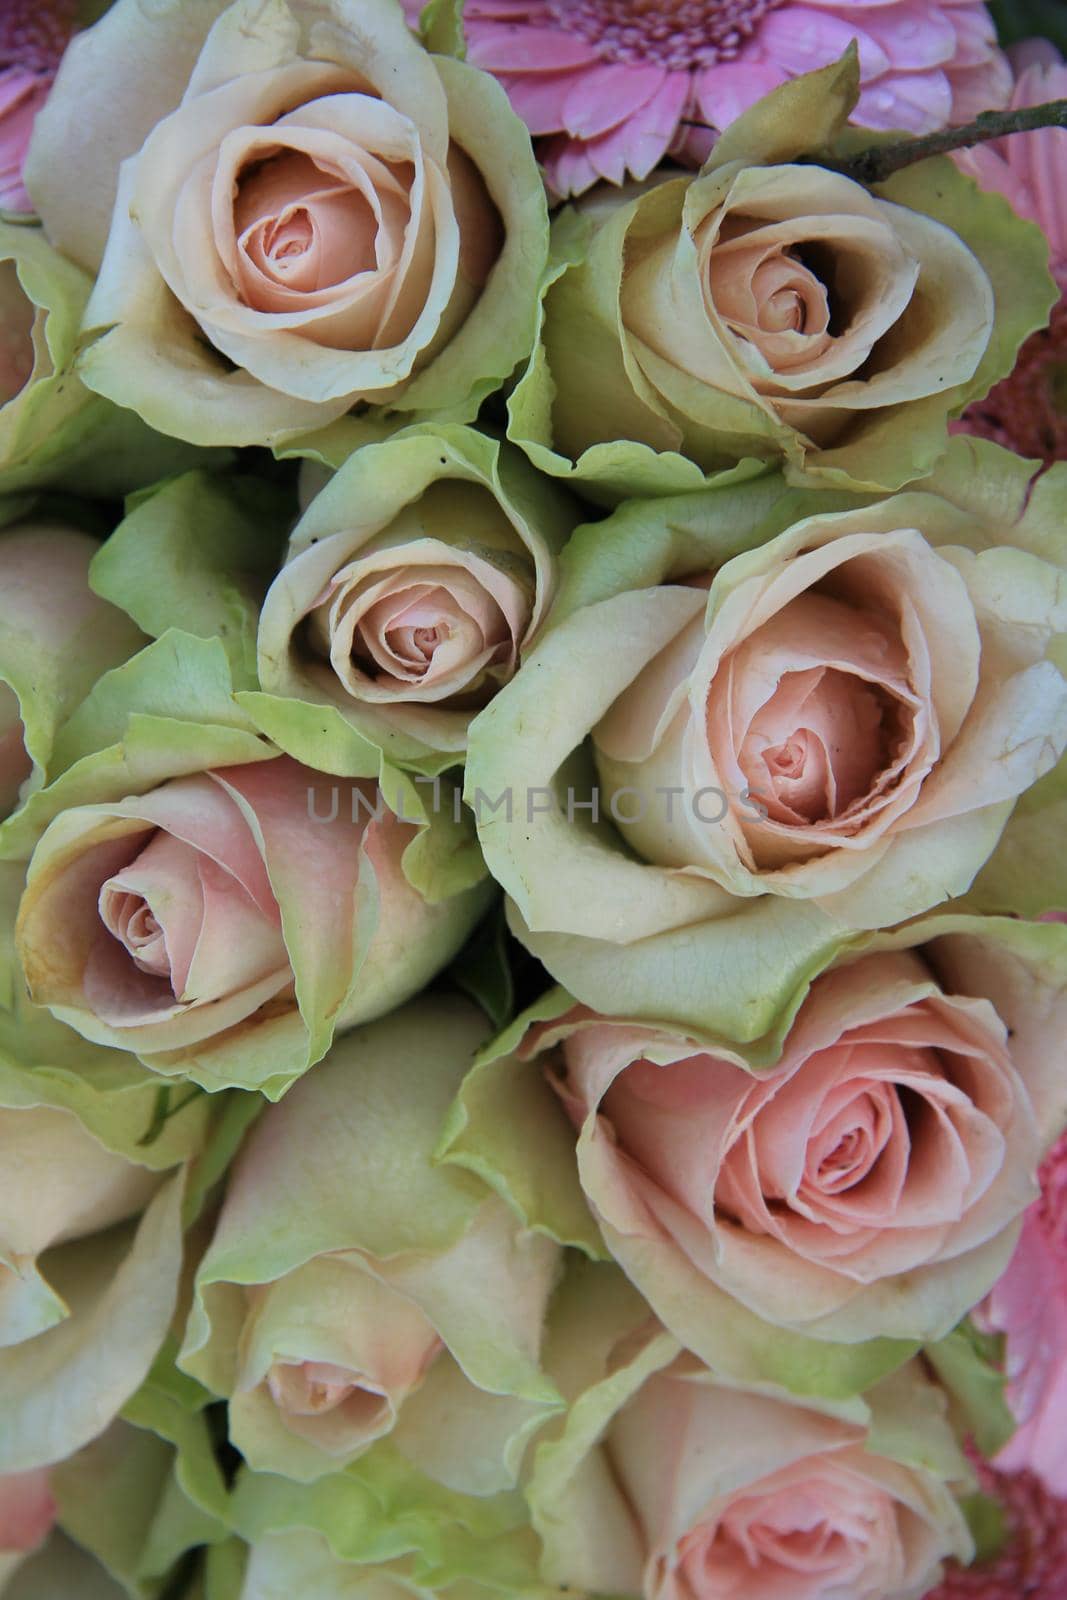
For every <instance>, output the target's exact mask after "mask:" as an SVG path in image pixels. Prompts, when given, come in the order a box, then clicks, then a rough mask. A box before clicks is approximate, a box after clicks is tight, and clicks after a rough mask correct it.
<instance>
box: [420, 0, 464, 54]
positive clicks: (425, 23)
mask: <svg viewBox="0 0 1067 1600" xmlns="http://www.w3.org/2000/svg"><path fill="white" fill-rule="evenodd" d="M419 30H420V32H421V33H422V38H423V43H424V44H425V45H426V48H427V50H433V51H435V52H436V53H437V54H438V55H443V56H455V57H456V58H457V59H458V60H460V61H464V60H466V56H467V41H466V38H465V37H464V33H463V0H429V4H428V5H427V6H426V7H425V9H424V10H423V13H422V16H421V17H420V18H419Z"/></svg>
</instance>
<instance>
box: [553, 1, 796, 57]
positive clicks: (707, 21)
mask: <svg viewBox="0 0 1067 1600" xmlns="http://www.w3.org/2000/svg"><path fill="white" fill-rule="evenodd" d="M784 3H785V0H547V9H548V11H549V12H550V14H551V16H552V20H553V21H554V22H555V23H556V25H557V27H560V28H563V29H565V30H566V32H568V33H577V34H580V35H581V37H582V38H583V39H588V40H589V42H590V44H593V45H595V46H596V48H597V50H598V52H599V53H600V55H602V56H603V57H604V59H605V60H606V61H640V62H645V63H649V62H654V63H655V64H656V65H657V66H662V67H670V68H671V69H673V70H675V71H680V70H684V69H686V68H690V67H714V66H716V65H717V64H718V63H719V62H720V61H732V60H733V58H734V57H735V56H736V55H737V54H738V53H739V51H740V50H741V48H742V46H743V45H744V43H745V41H746V40H747V39H750V38H751V37H752V35H753V34H754V33H755V31H756V29H757V28H758V27H759V25H760V23H761V22H762V21H763V19H764V17H765V16H766V15H767V14H768V12H770V11H774V10H775V9H776V8H777V7H778V6H780V5H783V4H784Z"/></svg>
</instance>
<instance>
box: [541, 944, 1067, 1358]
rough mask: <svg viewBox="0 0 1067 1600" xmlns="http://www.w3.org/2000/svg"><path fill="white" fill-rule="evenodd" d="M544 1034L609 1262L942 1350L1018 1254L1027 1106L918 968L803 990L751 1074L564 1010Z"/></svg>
mask: <svg viewBox="0 0 1067 1600" xmlns="http://www.w3.org/2000/svg"><path fill="white" fill-rule="evenodd" d="M556 1040H559V1041H561V1043H560V1047H559V1050H558V1053H557V1056H556V1059H558V1069H550V1071H552V1072H553V1078H552V1081H553V1082H554V1083H555V1085H556V1087H557V1089H558V1092H559V1093H560V1094H561V1096H562V1097H563V1099H564V1102H565V1104H566V1106H567V1109H568V1111H569V1113H570V1115H571V1117H572V1119H573V1120H574V1122H575V1123H576V1125H577V1126H578V1127H579V1128H580V1129H581V1132H582V1142H581V1150H580V1154H579V1165H580V1172H581V1174H582V1181H583V1187H584V1189H585V1191H586V1194H587V1196H588V1197H589V1199H590V1202H591V1203H592V1205H593V1208H594V1210H595V1212H596V1213H597V1215H598V1216H599V1218H600V1220H601V1223H602V1225H603V1227H604V1228H605V1231H606V1234H607V1237H608V1240H609V1243H610V1244H611V1246H612V1249H613V1252H614V1253H615V1254H616V1255H617V1257H618V1259H619V1260H621V1261H622V1263H623V1264H624V1265H625V1266H629V1264H630V1239H631V1237H633V1239H634V1245H633V1249H634V1252H635V1259H637V1258H640V1259H642V1260H648V1259H650V1258H651V1257H652V1256H653V1255H654V1253H655V1249H656V1246H655V1245H654V1244H653V1245H650V1244H649V1241H650V1240H657V1239H659V1238H661V1237H662V1238H665V1239H666V1240H668V1241H669V1246H668V1249H669V1253H670V1255H671V1258H672V1262H676V1263H677V1264H679V1265H680V1258H685V1262H686V1265H685V1267H684V1268H683V1270H684V1271H685V1272H686V1274H687V1275H689V1274H690V1273H692V1274H695V1275H696V1276H699V1277H704V1278H707V1279H708V1280H710V1281H711V1282H713V1283H715V1284H716V1285H718V1286H719V1287H720V1288H722V1289H724V1290H725V1291H726V1292H727V1293H728V1294H730V1295H732V1296H733V1297H734V1298H736V1299H739V1300H740V1301H741V1302H742V1303H743V1304H744V1305H746V1306H748V1307H749V1309H750V1310H752V1311H754V1312H756V1314H757V1315H759V1316H762V1317H764V1318H766V1319H767V1320H768V1321H770V1322H772V1323H774V1324H775V1325H776V1326H787V1327H795V1328H797V1329H799V1330H802V1331H806V1332H808V1333H811V1334H814V1335H815V1336H816V1337H818V1336H819V1335H823V1336H828V1337H831V1338H840V1339H843V1340H846V1341H851V1340H857V1339H864V1338H874V1337H877V1336H879V1335H882V1336H887V1335H888V1336H893V1337H905V1338H907V1337H912V1338H937V1337H941V1336H943V1335H944V1334H946V1333H948V1331H949V1330H950V1328H951V1327H952V1326H954V1324H955V1323H956V1322H957V1321H958V1320H959V1318H960V1316H961V1315H962V1314H963V1313H964V1312H965V1311H966V1310H967V1309H968V1308H969V1307H970V1306H971V1305H973V1304H974V1301H975V1300H976V1299H977V1298H978V1297H979V1296H980V1295H981V1294H982V1293H983V1292H984V1290H985V1289H986V1288H987V1287H988V1286H989V1285H990V1284H991V1283H992V1282H993V1281H994V1280H995V1278H996V1277H997V1275H998V1273H999V1271H1000V1270H1001V1267H1002V1265H1003V1263H1004V1260H1005V1258H1006V1255H1007V1254H1008V1253H1009V1252H1010V1250H1011V1248H1012V1246H1013V1244H1014V1241H1015V1237H1016V1234H1017V1223H1018V1220H1019V1218H1020V1216H1021V1214H1022V1211H1023V1209H1024V1208H1025V1206H1026V1205H1027V1204H1028V1202H1029V1200H1030V1198H1031V1197H1032V1194H1033V1172H1034V1168H1035V1166H1036V1164H1037V1161H1038V1158H1039V1154H1040V1137H1039V1132H1038V1128H1037V1125H1036V1122H1035V1116H1034V1108H1033V1106H1032V1103H1031V1100H1030V1095H1029V1093H1028V1091H1027V1088H1026V1085H1025V1083H1024V1082H1023V1080H1022V1079H1021V1077H1020V1075H1019V1072H1018V1070H1017V1068H1016V1067H1015V1065H1014V1063H1013V1061H1012V1059H1011V1056H1010V1053H1009V1050H1008V1048H1007V1043H1006V1038H1005V1027H1004V1024H1003V1022H1001V1021H1000V1019H999V1018H998V1017H997V1016H996V1014H995V1012H993V1010H992V1007H984V1008H983V1007H981V1006H976V1004H975V1001H974V1000H973V999H972V998H971V996H970V995H969V994H966V993H965V994H962V995H957V994H953V993H952V992H951V991H943V990H939V988H938V986H937V985H936V983H933V982H931V972H930V968H929V967H928V966H927V965H926V963H925V962H924V961H923V960H922V959H920V958H919V957H917V956H915V955H912V954H910V953H909V954H908V955H903V954H889V953H886V954H872V955H868V956H866V957H864V958H861V959H860V960H857V961H855V962H852V963H849V964H847V965H845V966H843V967H840V968H838V969H835V970H832V971H831V972H829V973H827V974H825V975H824V976H823V977H821V978H819V979H817V980H816V982H815V984H814V985H813V987H812V989H811V992H810V994H809V995H808V997H807V999H806V1000H805V1002H804V1003H803V1005H802V1006H801V1008H800V1011H799V1013H798V1015H797V1018H796V1021H795V1022H794V1024H793V1026H792V1028H791V1030H790V1032H789V1034H788V1035H787V1037H786V1040H785V1045H784V1050H783V1055H782V1060H781V1062H780V1064H779V1065H778V1066H777V1067H775V1068H773V1069H771V1070H769V1071H767V1072H765V1073H761V1074H759V1075H758V1076H753V1074H752V1072H751V1071H750V1069H749V1068H748V1067H747V1066H746V1065H745V1063H744V1062H743V1060H742V1059H741V1058H739V1057H737V1056H733V1057H731V1056H730V1055H728V1054H726V1053H725V1052H719V1051H713V1050H701V1049H700V1048H699V1046H698V1045H697V1043H696V1042H695V1041H694V1040H692V1039H686V1038H684V1037H678V1036H677V1035H674V1036H672V1035H671V1034H669V1033H666V1032H665V1031H663V1030H655V1029H654V1030H642V1029H641V1028H640V1027H639V1026H637V1025H635V1024H625V1023H623V1024H619V1023H612V1022H602V1021H599V1020H598V1019H596V1018H589V1019H585V1018H583V1017H582V1015H581V1014H580V1013H579V1014H578V1015H577V1016H573V1017H564V1018H562V1019H561V1020H560V1022H558V1023H556V1024H553V1025H552V1026H551V1027H550V1029H549V1030H548V1031H547V1033H546V1034H545V1035H544V1036H543V1041H542V1040H538V1039H537V1038H536V1036H535V1039H534V1040H531V1041H530V1045H529V1046H528V1050H529V1051H531V1052H532V1051H534V1050H537V1049H538V1048H540V1049H544V1048H545V1047H546V1045H547V1044H548V1043H549V1042H554V1041H556ZM556 1071H558V1077H557V1076H555V1072H556ZM634 1270H635V1271H636V1273H637V1276H638V1279H639V1281H640V1280H641V1278H642V1271H641V1267H640V1266H637V1267H635V1269H634ZM654 1279H655V1274H654V1272H653V1275H652V1276H651V1277H650V1278H649V1280H648V1281H647V1282H646V1283H645V1288H646V1292H647V1293H648V1294H649V1295H650V1298H651V1299H652V1301H653V1303H654V1304H655V1302H656V1300H657V1299H658V1298H659V1294H657V1292H656V1291H657V1289H659V1293H660V1294H662V1293H664V1292H665V1290H664V1289H663V1288H660V1286H659V1284H658V1282H655V1281H654ZM935 1283H936V1295H935V1296H933V1305H932V1306H931V1303H930V1302H931V1289H932V1288H933V1286H934V1285H935Z"/></svg>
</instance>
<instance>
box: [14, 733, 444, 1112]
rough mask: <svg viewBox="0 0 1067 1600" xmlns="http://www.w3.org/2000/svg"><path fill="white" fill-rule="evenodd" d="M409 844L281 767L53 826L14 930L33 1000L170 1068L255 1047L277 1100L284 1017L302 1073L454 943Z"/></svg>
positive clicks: (277, 761) (355, 803)
mask: <svg viewBox="0 0 1067 1600" xmlns="http://www.w3.org/2000/svg"><path fill="white" fill-rule="evenodd" d="M417 831H418V830H417V829H416V827H415V826H413V825H409V824H408V823H405V822H401V821H399V820H398V819H397V817H396V816H395V815H394V814H393V813H392V812H391V811H390V810H389V809H388V807H387V806H385V805H384V804H383V803H381V801H380V798H379V794H378V790H377V787H376V785H374V784H372V783H369V782H360V783H357V782H347V781H342V782H334V780H329V782H327V781H326V780H324V779H323V778H322V775H321V774H320V773H315V772H312V771H310V770H309V769H308V768H306V767H302V766H301V765H299V763H297V762H296V761H293V760H291V759H290V758H289V757H287V756H279V757H276V758H274V759H270V760H265V761H262V762H252V763H250V764H249V765H245V766H236V767H229V768H224V769H222V770H218V771H212V772H205V773H202V774H199V775H195V776H191V777H181V778H176V779H174V780H173V781H172V782H170V783H166V784H164V785H163V786H162V787H161V788H159V789H155V790H153V791H151V792H150V793H148V794H146V795H143V796H140V797H136V796H134V797H130V798H127V799H123V800H119V801H116V802H113V803H109V804H101V805H86V806H78V807H74V808H72V809H70V810H67V811H64V812H63V813H61V814H60V816H59V817H57V818H56V820H55V821H54V822H53V823H52V824H51V826H50V827H49V828H48V830H47V831H46V832H45V834H44V836H43V838H42V840H41V842H40V844H39V845H38V847H37V850H36V852H35V855H34V857H33V861H32V862H31V865H30V869H29V874H28V878H27V887H26V891H25V894H24V896H23V901H22V906H21V909H20V914H19V923H18V933H17V938H18V943H19V948H20V952H21V956H22V962H23V968H24V971H25V974H26V979H27V982H28V984H29V987H30V991H31V994H32V996H33V998H34V1000H35V1001H37V1002H38V1003H39V1004H42V1005H47V1006H49V1007H50V1008H51V1010H52V1011H53V1013H54V1014H55V1015H56V1016H58V1017H59V1018H60V1019H61V1020H62V1021H65V1022H67V1023H69V1024H70V1025H71V1026H72V1027H75V1028H77V1029H78V1030H79V1032H81V1033H83V1034H84V1035H85V1036H86V1037H87V1038H90V1039H93V1040H95V1041H97V1042H98V1043H103V1044H111V1045H118V1046H120V1047H121V1048H124V1049H127V1050H135V1051H137V1052H139V1053H141V1054H147V1055H149V1056H150V1057H151V1056H154V1055H155V1053H156V1052H167V1053H168V1054H167V1062H168V1063H170V1062H173V1061H174V1059H175V1056H174V1053H175V1052H185V1053H187V1054H191V1055H193V1056H199V1055H200V1053H201V1052H202V1051H203V1050H204V1049H205V1048H207V1046H208V1044H209V1043H217V1044H218V1045H219V1047H220V1048H225V1049H226V1050H228V1051H229V1052H230V1053H231V1057H232V1052H233V1051H234V1050H240V1048H241V1045H242V1041H244V1042H247V1040H248V1038H249V1036H250V1035H252V1034H254V1037H255V1040H256V1046H255V1051H256V1053H255V1060H254V1064H253V1066H252V1067H249V1068H248V1070H249V1071H254V1073H255V1074H256V1075H258V1076H257V1079H256V1085H257V1086H258V1084H259V1082H260V1081H264V1082H265V1081H266V1079H267V1078H269V1077H271V1076H272V1075H277V1076H278V1078H279V1079H281V1078H284V1080H285V1083H286V1084H287V1082H288V1081H291V1079H292V1077H293V1076H295V1073H296V1070H298V1069H297V1067H296V1066H295V1060H296V1057H295V1056H294V1045H293V1030H294V1027H296V1026H297V1025H298V1023H299V1016H303V1018H304V1021H305V1023H306V1025H307V1031H308V1033H309V1035H310V1043H309V1044H308V1049H309V1050H311V1051H312V1052H314V1053H315V1054H316V1059H317V1056H318V1055H321V1054H322V1052H323V1051H324V1050H325V1048H326V1047H327V1045H328V1042H329V1038H330V1036H331V1034H332V1031H333V1028H334V1026H336V1025H337V1023H338V1022H339V1021H341V1020H343V1021H358V1020H363V1019H365V1018H366V1017H368V1016H370V1015H375V1016H376V1015H379V1014H381V1013H382V1012H385V1011H388V1010H390V1009H391V1008H392V1007H393V1006H394V1005H397V1004H398V1003H399V1002H400V1001H401V1000H403V999H405V998H406V997H407V996H408V994H410V993H412V992H414V991H415V990H417V989H419V988H421V987H422V986H423V985H424V984H425V983H426V982H428V980H429V978H430V977H431V976H432V975H433V973H434V972H435V971H436V970H437V968H438V967H439V966H440V965H442V964H443V963H444V962H445V961H447V960H448V959H449V958H450V956H451V954H452V953H453V950H454V947H455V945H456V943H457V942H462V939H463V937H464V936H465V933H466V929H467V926H468V925H469V918H468V922H467V923H464V922H463V921H462V919H461V918H457V916H456V912H455V902H448V901H445V902H441V903H440V904H430V903H429V902H428V901H427V900H425V899H424V898H423V896H422V895H421V894H420V893H419V892H418V891H417V890H416V889H415V888H414V887H413V886H412V884H411V883H410V882H409V881H408V878H407V877H406V875H405V872H404V870H403V867H402V864H401V862H402V857H403V855H404V853H405V851H406V849H407V847H408V845H409V844H410V843H411V842H412V840H413V839H414V838H415V836H416V833H417ZM364 918H366V930H367V931H366V932H365V933H364V932H362V931H361V927H360V925H361V924H362V923H363V920H364ZM298 1005H299V1016H298ZM275 1052H277V1053H275ZM307 1064H308V1063H307V1060H306V1059H305V1060H304V1062H303V1065H307ZM172 1070H173V1069H172Z"/></svg>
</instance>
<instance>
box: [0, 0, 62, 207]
mask: <svg viewBox="0 0 1067 1600" xmlns="http://www.w3.org/2000/svg"><path fill="white" fill-rule="evenodd" d="M75 15H76V0H0V209H2V210H5V211H32V209H33V205H32V202H31V200H30V197H29V195H28V194H27V193H26V190H25V188H24V187H23V183H22V167H23V163H24V162H25V160H26V151H27V150H28V148H29V143H30V135H31V134H32V132H33V124H34V119H35V118H36V116H37V113H38V111H40V109H41V107H42V106H43V105H44V103H45V100H46V99H47V98H48V91H49V89H50V88H51V87H52V80H53V78H54V77H55V74H56V67H57V66H58V65H59V58H60V56H61V55H62V54H63V51H64V49H65V48H66V45H67V41H68V39H69V38H70V35H71V32H72V30H73V27H74V18H75Z"/></svg>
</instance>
